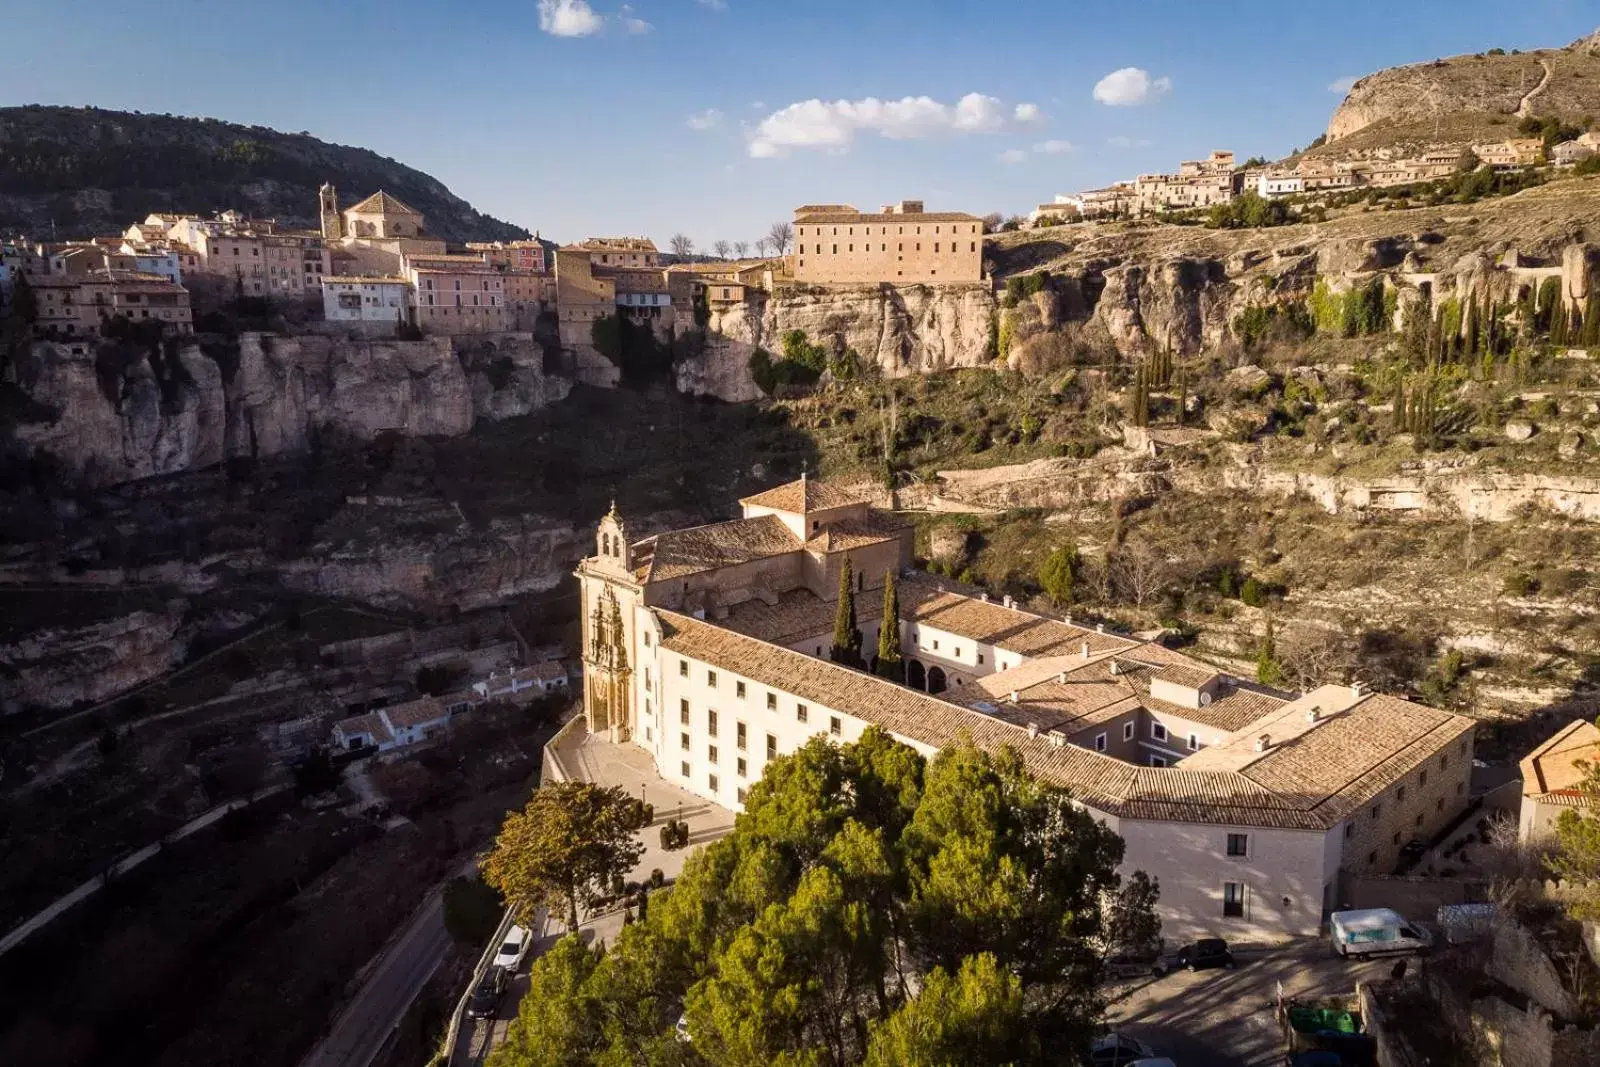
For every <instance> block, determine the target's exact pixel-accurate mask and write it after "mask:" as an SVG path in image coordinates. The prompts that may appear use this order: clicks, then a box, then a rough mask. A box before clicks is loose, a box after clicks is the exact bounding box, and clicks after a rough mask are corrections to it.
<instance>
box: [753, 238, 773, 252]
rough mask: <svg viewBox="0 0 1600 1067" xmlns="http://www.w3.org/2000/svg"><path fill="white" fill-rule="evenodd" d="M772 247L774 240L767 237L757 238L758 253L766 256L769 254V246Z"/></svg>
mask: <svg viewBox="0 0 1600 1067" xmlns="http://www.w3.org/2000/svg"><path fill="white" fill-rule="evenodd" d="M771 247H772V242H771V241H769V240H768V239H767V238H765V237H758V238H756V255H758V256H765V255H766V254H767V250H768V249H769V248H771Z"/></svg>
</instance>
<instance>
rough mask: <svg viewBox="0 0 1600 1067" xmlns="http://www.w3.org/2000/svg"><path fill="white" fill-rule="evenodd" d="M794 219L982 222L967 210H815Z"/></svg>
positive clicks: (908, 223)
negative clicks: (903, 212)
mask: <svg viewBox="0 0 1600 1067" xmlns="http://www.w3.org/2000/svg"><path fill="white" fill-rule="evenodd" d="M794 221H795V223H796V224H797V225H799V224H804V225H807V226H811V225H814V224H818V223H821V224H833V223H838V224H839V225H841V226H843V225H845V224H847V223H857V222H868V223H875V224H895V225H900V226H912V225H919V224H921V223H924V222H982V221H983V220H982V219H980V218H978V216H976V215H969V214H967V213H966V212H965V211H928V212H924V213H922V214H920V215H900V214H895V213H887V214H886V213H884V212H880V211H874V212H859V211H814V212H804V213H802V212H799V211H797V212H796V213H795V217H794Z"/></svg>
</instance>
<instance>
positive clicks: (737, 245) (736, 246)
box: [733, 241, 750, 259]
mask: <svg viewBox="0 0 1600 1067" xmlns="http://www.w3.org/2000/svg"><path fill="white" fill-rule="evenodd" d="M733 254H734V255H736V256H738V257H739V258H740V259H743V258H744V257H745V256H747V255H749V254H750V242H749V241H735V242H733Z"/></svg>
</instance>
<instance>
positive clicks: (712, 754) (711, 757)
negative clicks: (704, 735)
mask: <svg viewBox="0 0 1600 1067" xmlns="http://www.w3.org/2000/svg"><path fill="white" fill-rule="evenodd" d="M706 759H707V761H709V762H711V763H716V762H717V746H716V745H707V746H706Z"/></svg>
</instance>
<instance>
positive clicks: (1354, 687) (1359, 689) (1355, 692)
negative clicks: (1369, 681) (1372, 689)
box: [1350, 681, 1367, 700]
mask: <svg viewBox="0 0 1600 1067" xmlns="http://www.w3.org/2000/svg"><path fill="white" fill-rule="evenodd" d="M1350 695H1351V696H1353V697H1355V698H1356V699H1357V700H1360V699H1361V698H1362V697H1364V696H1366V695H1367V687H1366V686H1365V685H1363V684H1362V683H1361V682H1359V681H1355V682H1351V683H1350Z"/></svg>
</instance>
